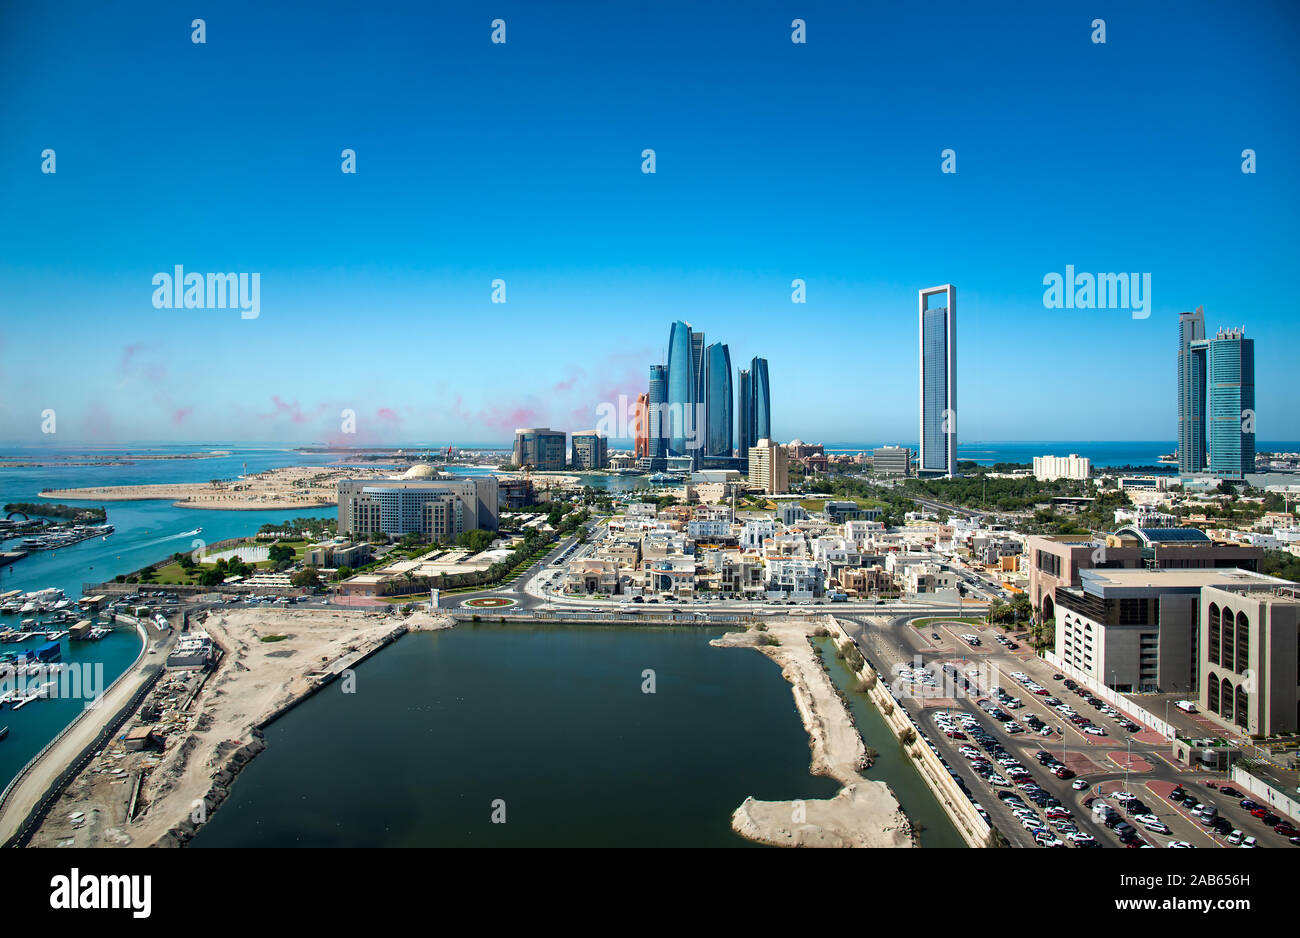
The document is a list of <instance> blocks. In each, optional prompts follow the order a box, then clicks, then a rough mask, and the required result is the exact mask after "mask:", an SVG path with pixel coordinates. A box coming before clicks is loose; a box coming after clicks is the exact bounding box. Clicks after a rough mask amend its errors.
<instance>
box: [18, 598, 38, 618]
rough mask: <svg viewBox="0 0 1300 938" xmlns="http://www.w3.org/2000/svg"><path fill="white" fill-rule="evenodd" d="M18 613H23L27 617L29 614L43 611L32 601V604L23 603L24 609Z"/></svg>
mask: <svg viewBox="0 0 1300 938" xmlns="http://www.w3.org/2000/svg"><path fill="white" fill-rule="evenodd" d="M18 611H19V612H21V613H22V614H23V615H27V613H29V612H41V611H42V609H41V608H40V606H39V605H38V604H37V602H36V600H32V601H30V602H25V603H23V605H22V608H21V609H19V610H18Z"/></svg>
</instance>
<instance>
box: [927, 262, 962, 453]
mask: <svg viewBox="0 0 1300 938" xmlns="http://www.w3.org/2000/svg"><path fill="white" fill-rule="evenodd" d="M919 299H920V315H919V326H920V376H921V380H920V391H921V456H920V461H919V463H918V465H917V472H918V473H919V474H921V475H941V476H946V477H947V478H952V477H953V476H954V475H956V473H957V288H956V287H954V286H953V285H952V284H950V283H949V284H944V285H943V286H940V287H931V288H929V289H926V290H921V291H920V294H919Z"/></svg>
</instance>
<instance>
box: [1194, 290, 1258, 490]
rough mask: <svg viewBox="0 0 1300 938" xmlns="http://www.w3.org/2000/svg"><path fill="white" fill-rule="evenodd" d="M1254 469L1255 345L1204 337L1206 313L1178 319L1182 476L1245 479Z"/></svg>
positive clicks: (1235, 337) (1236, 337)
mask: <svg viewBox="0 0 1300 938" xmlns="http://www.w3.org/2000/svg"><path fill="white" fill-rule="evenodd" d="M1254 469H1255V340H1254V339H1247V338H1246V335H1245V331H1244V330H1242V329H1220V330H1219V332H1218V334H1216V335H1215V336H1214V338H1212V339H1207V338H1206V337H1205V312H1204V310H1203V308H1201V307H1199V306H1198V307H1197V308H1196V311H1195V312H1192V313H1180V314H1179V316H1178V471H1179V472H1180V473H1183V474H1189V473H1196V472H1205V471H1207V470H1208V471H1210V472H1212V473H1213V474H1215V475H1218V476H1223V477H1225V478H1229V479H1240V478H1242V476H1244V475H1245V474H1246V473H1249V472H1253V471H1254Z"/></svg>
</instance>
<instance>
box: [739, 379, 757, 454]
mask: <svg viewBox="0 0 1300 938" xmlns="http://www.w3.org/2000/svg"><path fill="white" fill-rule="evenodd" d="M737 378H738V381H737V383H736V409H737V412H738V413H737V420H736V455H737V456H739V457H740V458H741V459H742V460H744V461H745V462H746V463H748V462H749V448H750V447H751V446H753V445H754V437H753V436H752V434H753V427H754V391H753V388H752V386H751V382H750V380H749V370H748V369H746V368H741V369H740V371H739V372H738V373H737Z"/></svg>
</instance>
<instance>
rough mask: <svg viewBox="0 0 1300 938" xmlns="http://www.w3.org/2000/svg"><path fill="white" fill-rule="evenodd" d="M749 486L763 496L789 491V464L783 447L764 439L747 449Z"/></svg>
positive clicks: (782, 493)
mask: <svg viewBox="0 0 1300 938" xmlns="http://www.w3.org/2000/svg"><path fill="white" fill-rule="evenodd" d="M749 484H750V485H752V486H755V487H757V488H760V489H762V491H763V493H764V494H765V495H784V494H785V493H786V492H789V491H790V462H789V458H788V457H787V456H786V454H785V447H783V446H782V445H781V444H779V443H774V442H773V441H772V440H769V439H767V438H766V437H765V438H763V439H761V440H759V441H758V443H756V444H755V445H754V446H751V447H750V448H749Z"/></svg>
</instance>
